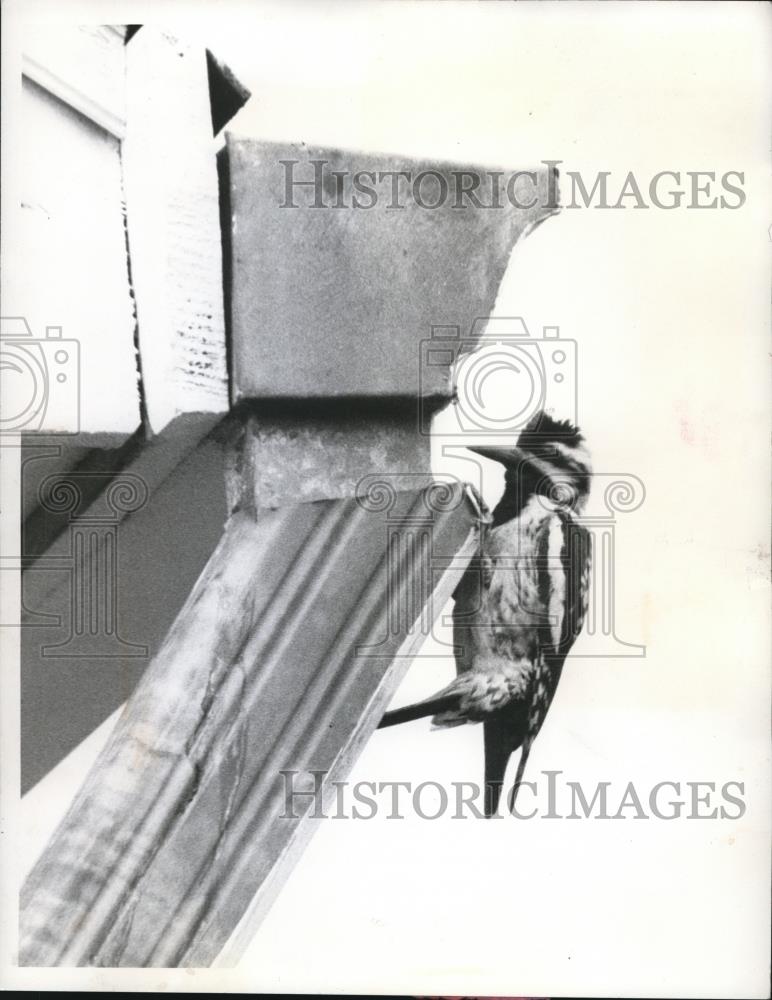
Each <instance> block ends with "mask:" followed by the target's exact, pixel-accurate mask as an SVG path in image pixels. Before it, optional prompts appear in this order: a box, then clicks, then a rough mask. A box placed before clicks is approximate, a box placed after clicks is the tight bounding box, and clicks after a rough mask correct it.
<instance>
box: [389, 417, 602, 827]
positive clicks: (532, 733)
mask: <svg viewBox="0 0 772 1000" xmlns="http://www.w3.org/2000/svg"><path fill="white" fill-rule="evenodd" d="M473 450H474V451H477V452H479V453H480V454H481V455H484V456H485V457H489V458H494V459H496V460H498V461H500V462H502V463H503V464H504V466H505V468H506V475H505V489H504V493H503V495H502V497H501V500H500V501H499V503H498V505H497V506H496V508H495V510H494V512H493V519H492V522H491V524H490V525H489V526H487V527H486V529H485V532H484V536H483V539H482V545H481V554H480V558H479V559H478V560H475V561H474V562H473V563H472V564H471V565H470V567H469V568H468V570H467V572H466V573H465V575H464V577H463V578H462V580H461V582H460V583H459V585H458V588H457V589H456V592H455V594H454V598H455V611H454V645H455V647H456V668H457V676H456V679H455V680H454V681H453V682H452V683H451V684H449V685H448V687H446V688H444V689H443V690H442V691H440V692H438V693H437V694H436V695H433V696H432V697H431V698H429V699H427V700H426V701H423V702H420V703H419V704H417V705H411V706H408V707H406V708H402V709H396V710H395V711H393V712H387V713H386V715H385V716H384V718H383V720H382V722H381V726H382V727H383V726H390V725H396V724H397V723H400V722H407V721H410V720H412V719H417V718H421V717H422V716H426V715H433V716H434V718H433V722H434V724H435V725H437V726H455V725H461V724H463V723H466V722H482V723H483V729H484V742H485V786H486V791H485V812H486V815H488V816H490V815H493V813H495V812H496V811H497V809H498V805H499V799H500V795H501V788H502V785H503V781H504V775H505V772H506V768H507V764H508V762H509V758H510V757H511V755H512V754H513V753H514V752H515V751H516V750H517V749H519V748H522V749H521V755H520V761H519V764H518V769H517V775H516V778H515V785H514V794H516V792H517V789H518V787H519V784H520V782H521V781H522V778H523V773H524V770H525V765H526V762H527V760H528V754H529V752H530V749H531V746H532V744H533V741H534V739H535V738H536V736H537V735H538V733H539V730H540V729H541V726H542V724H543V722H544V719H545V717H546V715H547V712H548V710H549V707H550V705H551V703H552V699H553V697H554V695H555V690H556V688H557V684H558V681H559V679H560V674H561V671H562V669H563V663H564V661H565V658H566V656H567V654H568V652H569V650H570V649H571V646H572V645H573V643H574V641H575V639H576V637H577V635H578V634H579V632H580V631H581V628H582V622H583V620H584V615H585V610H586V600H587V593H588V586H587V585H588V577H589V571H590V536H589V533H588V532H587V530H586V528H584V527H583V526H582V525H581V524H580V523H579V521H578V520H577V518H576V516H575V515H576V514H579V513H581V511H582V510H583V508H584V506H585V504H586V502H587V498H588V495H589V489H590V478H591V469H590V460H589V454H588V452H587V450H586V448H585V445H584V440H583V438H582V436H581V434H580V433H579V431H578V430H576V428H574V427H573V426H572V425H570V424H568V423H565V422H560V423H559V422H557V421H554V420H552V419H551V418H550V417H549V416H547V415H546V414H544V413H543V412H540V413H539V414H537V416H536V417H535V418H534V419H533V420H531V421H530V423H529V424H528V426H527V427H526V428H525V429H524V430H523V431H522V433H521V434H520V436H519V438H518V441H517V445H516V446H515V447H514V448H475V449H473ZM511 804H514V798H513V799H512V800H511Z"/></svg>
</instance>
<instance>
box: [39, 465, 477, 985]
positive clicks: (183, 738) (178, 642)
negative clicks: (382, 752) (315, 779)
mask: <svg viewBox="0 0 772 1000" xmlns="http://www.w3.org/2000/svg"><path fill="white" fill-rule="evenodd" d="M181 516H184V512H181ZM475 529H476V518H475V508H474V505H473V504H472V503H471V502H470V501H469V499H468V497H467V495H466V493H465V492H464V489H463V488H462V487H461V486H453V487H447V488H446V487H443V486H439V485H435V486H434V487H432V488H430V489H428V490H418V491H415V492H409V493H394V492H392V491H391V490H390V489H389V487H388V484H381V485H378V484H373V485H372V486H371V489H370V490H369V491H368V494H367V496H366V498H365V499H364V500H336V501H321V502H318V503H309V504H302V505H298V506H296V507H291V508H284V509H281V510H277V511H272V512H270V513H266V514H265V515H261V518H260V520H259V521H257V522H256V521H253V520H251V519H249V518H247V517H246V516H244V515H240V516H236V517H234V518H232V519H231V521H230V522H229V524H228V526H227V528H226V531H225V533H224V536H223V539H222V541H221V543H220V545H219V546H218V548H217V550H216V551H215V553H214V555H213V556H212V558H211V560H210V562H209V564H208V565H207V567H206V568H205V570H204V572H203V574H202V576H201V578H200V579H199V581H198V583H197V584H196V587H195V588H194V590H193V592H192V593H191V595H190V598H189V599H188V601H187V603H186V605H185V607H184V608H183V609H182V611H181V612H180V615H179V617H178V619H177V621H176V622H175V624H174V626H173V627H172V629H171V631H170V633H169V635H168V637H167V639H166V641H165V643H164V645H163V647H162V648H161V650H160V651H159V654H158V655H157V657H156V658H155V660H154V661H153V663H152V664H151V666H150V668H149V669H148V671H147V673H146V674H145V676H144V677H143V679H142V681H141V683H140V685H139V687H138V689H137V691H136V692H135V694H134V696H133V698H132V700H131V702H130V704H129V706H128V707H127V710H126V712H125V713H124V716H123V717H122V719H121V721H120V722H119V724H118V726H117V729H116V732H115V734H114V736H113V737H112V739H111V742H110V743H109V744H108V746H107V747H106V748H105V751H104V752H103V754H102V755H101V757H100V759H99V761H98V762H97V764H96V766H95V768H94V769H93V771H92V772H91V774H90V775H89V776H88V778H87V780H86V783H85V785H84V787H83V789H82V790H81V792H80V793H79V795H78V797H77V798H76V801H75V802H74V804H73V806H72V808H71V810H70V812H69V813H68V815H67V816H66V817H65V820H64V821H63V824H62V826H61V827H60V829H59V830H58V832H57V834H56V835H55V836H54V838H53V840H52V842H51V844H50V845H49V847H48V849H47V850H46V852H45V854H44V856H43V858H42V859H41V861H40V862H39V863H38V865H37V866H36V868H35V869H34V870H33V872H32V873H31V875H30V877H29V879H28V882H27V884H26V885H25V888H24V892H23V897H22V900H23V901H22V953H21V961H22V963H23V964H27V965H54V964H64V965H83V964H95V965H103V966H144V965H152V966H177V965H194V966H195V965H198V966H203V965H209V964H211V962H212V961H213V960H214V959H215V957H216V956H217V955H218V953H219V952H220V950H221V948H222V947H223V945H224V944H225V943H226V941H228V940H229V939H230V938H231V937H232V935H233V931H234V928H236V926H237V924H239V922H240V921H241V923H240V925H239V933H238V935H237V936H236V938H235V939H234V940H233V941H232V943H231V944H232V947H231V948H230V952H229V954H230V955H231V957H233V956H235V955H236V954H237V953H238V946H239V940H242V941H243V939H244V938H245V937H246V938H248V936H249V935H250V934H251V933H253V932H254V929H255V926H256V923H257V921H258V919H259V917H260V914H261V912H262V911H263V910H264V908H265V906H266V905H267V903H268V901H269V899H270V897H271V894H272V893H274V892H275V891H276V889H277V886H278V885H279V884H280V882H281V877H282V875H283V874H286V872H287V871H288V868H289V865H290V864H291V863H292V860H293V857H294V856H295V855H296V854H297V851H298V850H299V847H300V845H301V844H302V842H303V840H304V838H305V837H306V836H307V835H308V834H309V831H310V821H309V818H308V816H307V815H306V814H307V812H308V809H309V808H310V806H311V801H310V800H307V803H308V804H307V805H306V806H305V807H304V806H303V805H302V804H298V806H297V811H298V813H299V814H302V815H301V816H300V817H299V818H297V819H292V818H288V817H287V816H286V815H283V813H284V812H285V804H286V803H285V782H284V779H283V777H282V775H281V772H282V771H283V770H286V769H292V770H296V771H299V772H310V771H314V770H319V771H324V772H327V775H328V780H341V779H342V778H343V777H345V774H346V773H347V772H348V770H349V768H350V767H351V765H352V764H353V762H354V760H355V759H356V756H357V754H358V752H359V750H360V749H361V747H362V746H363V744H364V742H365V741H366V740H367V739H368V738H369V736H370V734H371V733H372V731H373V729H374V727H375V726H376V724H377V722H378V720H379V718H380V716H381V713H382V711H383V709H384V707H385V705H386V703H387V702H388V700H389V698H390V696H391V693H392V691H393V689H394V687H395V686H396V684H397V683H398V681H399V677H400V674H401V671H400V670H399V669H398V667H395V660H396V661H397V662H398V664H399V665H401V666H403V667H404V668H406V666H407V663H408V662H409V655H410V653H411V652H412V651H413V650H414V649H415V648H416V647H417V645H419V644H420V642H421V641H422V639H423V633H424V632H425V628H426V627H428V624H429V623H430V621H431V620H432V619H433V618H434V617H435V616H436V615H437V614H439V612H440V611H441V608H442V605H443V603H444V601H445V600H446V599H447V597H448V596H449V595H450V593H451V592H452V589H453V587H454V586H455V582H456V580H457V579H458V577H459V576H460V574H461V572H463V569H464V567H465V565H466V563H467V561H468V559H469V558H470V557H471V555H472V553H473V551H474V548H475V545H476V530H475ZM417 619H418V620H419V623H420V621H421V620H423V626H421V625H420V624H419V625H416V624H415V622H416V620H417ZM304 809H305V811H304ZM248 908H249V911H250V912H249V914H248V915H247V917H246V918H244V914H245V911H247V909H248ZM242 918H244V919H242Z"/></svg>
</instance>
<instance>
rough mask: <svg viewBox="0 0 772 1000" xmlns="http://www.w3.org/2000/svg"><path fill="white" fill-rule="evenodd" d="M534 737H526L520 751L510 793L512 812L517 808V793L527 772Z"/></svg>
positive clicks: (510, 808)
mask: <svg viewBox="0 0 772 1000" xmlns="http://www.w3.org/2000/svg"><path fill="white" fill-rule="evenodd" d="M532 743H533V739H525V740H524V741H523V749H522V750H521V752H520V760H519V761H518V764H517V773H516V774H515V783H514V785H513V786H512V791H511V792H510V793H509V810H510V812H512V811H513V810H514V808H515V802H516V800H517V793H518V792H519V791H520V786H521V785H522V783H523V775H524V774H525V765H526V764H527V763H528V755H529V754H530V752H531V744H532Z"/></svg>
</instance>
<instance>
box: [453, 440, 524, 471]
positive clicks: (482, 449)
mask: <svg viewBox="0 0 772 1000" xmlns="http://www.w3.org/2000/svg"><path fill="white" fill-rule="evenodd" d="M468 448H469V451H473V452H474V453H475V454H476V455H482V457H483V458H491V459H493V461H494V462H501V464H502V465H504V466H507V467H508V468H509V467H511V466H518V465H521V464H522V463H523V462H527V461H530V456H529V455H526V454H525V452H524V451H521V450H520V448H513V447H512V446H510V447H508V448H499V447H497V446H496V445H476V444H470V445H468Z"/></svg>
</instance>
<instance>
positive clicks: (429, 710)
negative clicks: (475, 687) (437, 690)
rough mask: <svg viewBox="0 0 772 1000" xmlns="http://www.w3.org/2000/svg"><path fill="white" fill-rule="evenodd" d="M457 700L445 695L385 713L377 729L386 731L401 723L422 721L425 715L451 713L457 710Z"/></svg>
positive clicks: (452, 696)
mask: <svg viewBox="0 0 772 1000" xmlns="http://www.w3.org/2000/svg"><path fill="white" fill-rule="evenodd" d="M459 700H460V699H459V696H458V695H457V694H446V695H439V696H437V697H435V698H429V699H428V700H427V701H419V702H418V703H417V704H415V705H406V706H405V707H404V708H395V709H394V710H393V711H392V712H386V714H385V715H384V716H383V718H382V719H381V721H380V722H379V723H378V728H379V729H387V728H388V727H389V726H398V725H400V724H401V723H403V722H412V721H413V720H414V719H423V718H425V717H426V716H427V715H436V714H437V713H438V712H453V711H454V710H457V709H458V707H459Z"/></svg>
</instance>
